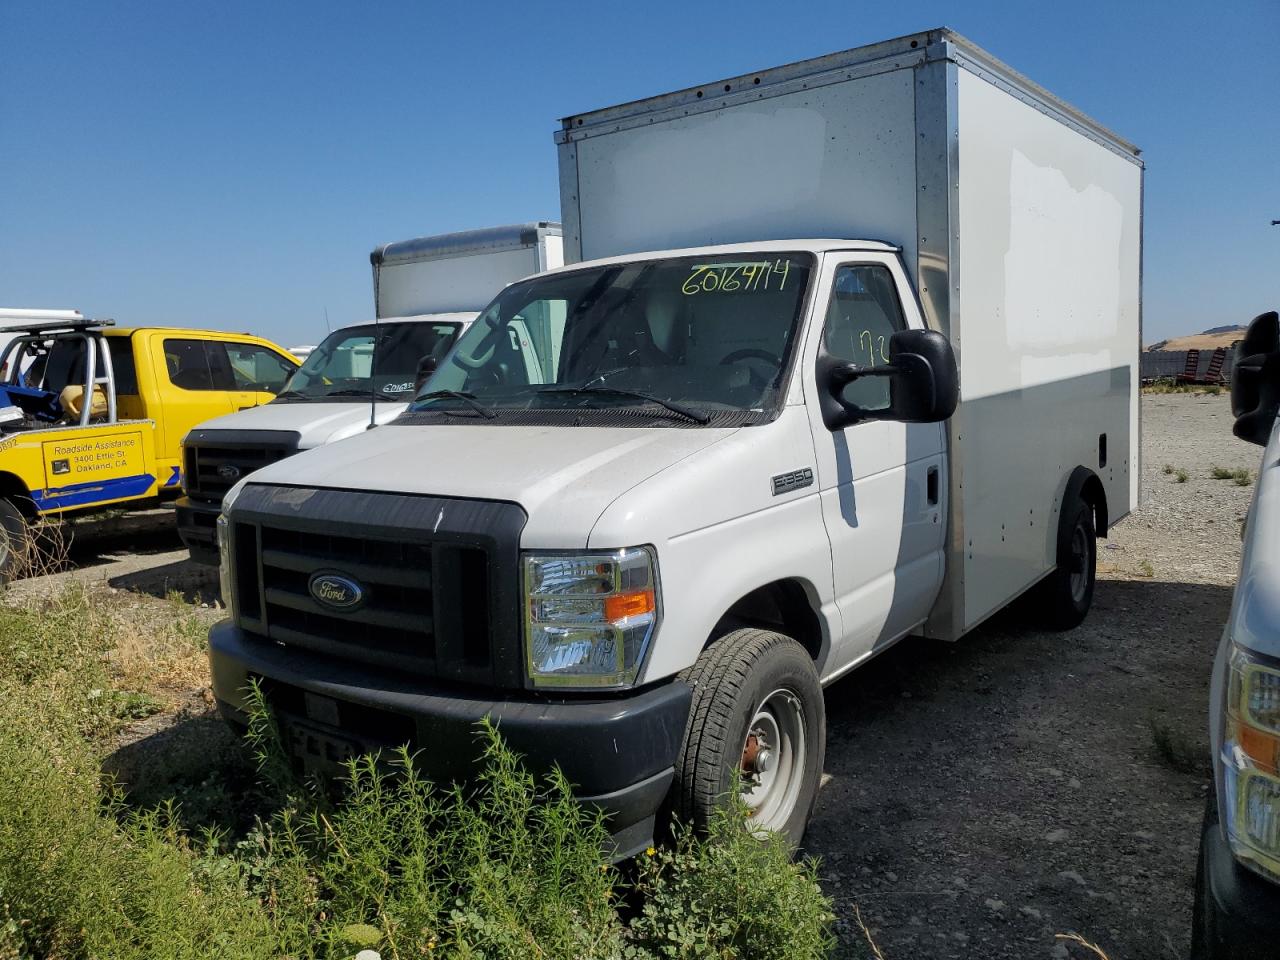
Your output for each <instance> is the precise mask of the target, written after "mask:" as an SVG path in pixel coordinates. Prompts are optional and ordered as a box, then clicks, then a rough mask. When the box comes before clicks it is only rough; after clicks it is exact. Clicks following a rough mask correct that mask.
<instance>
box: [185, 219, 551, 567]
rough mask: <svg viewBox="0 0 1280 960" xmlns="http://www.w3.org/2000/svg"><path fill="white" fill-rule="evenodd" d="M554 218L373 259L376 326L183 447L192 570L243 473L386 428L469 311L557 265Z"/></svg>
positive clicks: (329, 344) (311, 356) (313, 351)
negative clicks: (371, 429)
mask: <svg viewBox="0 0 1280 960" xmlns="http://www.w3.org/2000/svg"><path fill="white" fill-rule="evenodd" d="M563 249H564V247H563V240H562V238H561V234H560V225H559V224H557V223H552V222H550V221H537V222H531V223H521V224H513V225H510V226H503V227H491V228H487V229H483V230H467V231H464V232H461V233H448V234H442V235H439V236H433V237H418V238H417V239H414V240H402V241H399V242H396V243H387V244H383V245H382V246H380V247H378V248H377V249H376V250H374V251H373V253H372V254H370V256H369V259H370V262H371V263H372V265H373V297H374V308H375V314H374V315H375V316H376V317H377V320H375V321H374V322H371V323H370V322H366V323H360V324H355V325H352V326H348V327H343V328H341V329H338V330H335V331H333V332H332V333H331V334H329V336H328V337H326V338H325V340H324V342H323V343H321V344H320V345H319V346H317V347H307V348H298V349H305V353H303V354H302V357H301V358H302V359H303V361H304V362H303V364H302V366H301V367H300V368H299V369H298V371H297V373H295V374H294V375H293V377H292V378H291V379H290V381H289V383H288V384H286V387H285V389H284V390H283V391H282V392H281V393H280V395H279V396H277V397H276V398H275V400H273V401H272V402H270V403H267V404H264V405H262V406H258V407H250V408H246V409H242V410H241V411H239V412H238V413H233V414H228V415H227V416H223V417H217V418H215V419H213V420H208V421H206V422H204V423H202V424H200V425H199V426H198V427H196V429H194V430H192V431H191V432H190V433H189V434H188V435H187V436H186V438H185V440H184V442H183V469H182V483H183V493H184V496H183V497H182V498H181V499H180V500H178V502H177V504H176V507H177V510H176V512H177V521H178V533H179V535H180V536H181V538H182V542H183V544H184V545H185V546H186V547H187V549H188V551H189V552H190V554H191V558H192V559H193V560H195V561H196V562H198V563H206V564H215V563H217V562H218V553H217V547H216V545H215V543H214V521H216V520H217V518H218V513H219V511H220V510H221V509H222V495H223V494H224V493H226V491H227V490H228V489H230V487H231V486H232V484H234V483H235V482H236V481H237V480H239V479H240V478H241V477H243V476H245V475H246V474H248V473H251V472H252V471H253V470H255V469H257V468H258V467H261V466H263V465H265V464H267V463H273V462H275V461H276V460H280V459H283V458H284V457H287V456H290V455H292V454H294V453H297V452H298V451H299V450H309V449H311V448H312V447H317V446H322V445H324V444H326V443H332V442H334V441H335V440H341V439H343V438H344V437H350V436H354V435H355V434H358V433H360V432H362V431H363V430H365V429H366V428H368V427H370V426H372V425H376V424H381V423H387V422H388V421H390V420H393V419H394V418H395V417H397V416H399V415H400V413H402V412H403V411H404V408H405V406H406V405H407V404H408V402H409V400H411V399H412V398H413V394H414V391H415V390H416V388H417V386H418V385H419V384H420V382H421V381H422V380H423V379H425V376H426V375H428V374H429V372H430V371H431V370H432V369H434V365H436V364H438V363H439V361H440V360H441V359H442V358H443V357H444V356H445V354H446V353H448V351H449V349H450V348H451V347H452V346H453V344H454V342H455V341H456V340H457V339H458V335H459V334H460V333H461V332H462V331H463V330H465V329H466V328H467V325H468V324H470V323H471V321H472V320H474V319H475V316H476V311H478V310H479V309H480V308H481V307H483V306H484V305H485V304H486V303H488V302H489V301H490V300H491V299H492V298H493V295H494V294H495V293H497V292H498V291H499V290H501V289H502V288H503V287H504V286H506V285H507V284H508V283H511V282H512V281H513V280H518V279H520V278H521V277H526V276H528V275H529V274H532V273H539V272H541V271H543V270H547V269H550V268H551V267H558V266H560V264H561V263H562V262H563V256H564V254H563Z"/></svg>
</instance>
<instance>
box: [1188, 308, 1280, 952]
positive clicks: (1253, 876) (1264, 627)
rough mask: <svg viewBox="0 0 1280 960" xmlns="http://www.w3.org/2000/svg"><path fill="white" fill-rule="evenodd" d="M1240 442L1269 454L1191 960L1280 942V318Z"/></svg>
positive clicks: (1257, 354)
mask: <svg viewBox="0 0 1280 960" xmlns="http://www.w3.org/2000/svg"><path fill="white" fill-rule="evenodd" d="M1231 376H1232V380H1231V411H1232V413H1233V414H1235V417H1236V422H1235V435H1236V436H1237V437H1239V438H1240V439H1241V440H1247V441H1249V442H1250V443H1256V444H1258V445H1259V446H1261V447H1265V448H1266V449H1265V450H1264V451H1263V454H1262V464H1261V466H1260V468H1259V470H1258V482H1257V484H1256V485H1255V487H1254V493H1253V503H1252V505H1251V506H1250V508H1249V517H1248V520H1247V521H1246V523H1245V530H1244V553H1243V555H1242V557H1241V560H1240V578H1239V580H1238V582H1237V583H1236V590H1235V595H1234V597H1233V598H1232V602H1231V616H1230V618H1229V619H1228V621H1227V627H1226V630H1225V631H1224V632H1223V636H1222V642H1221V643H1220V644H1219V646H1218V656H1217V658H1216V659H1215V661H1214V667H1213V682H1212V685H1211V687H1210V694H1209V697H1210V710H1209V728H1210V742H1211V744H1212V747H1213V764H1214V792H1213V793H1212V794H1211V795H1210V797H1209V802H1208V809H1207V810H1206V814H1205V820H1204V829H1203V830H1202V832H1201V838H1200V866H1199V870H1198V871H1197V876H1196V901H1195V921H1194V924H1195V925H1194V928H1193V933H1192V950H1191V956H1192V960H1266V958H1269V957H1274V956H1275V955H1276V950H1277V944H1280V535H1278V533H1277V532H1278V531H1280V420H1278V419H1277V416H1278V415H1280V316H1278V315H1277V314H1276V312H1275V311H1271V312H1270V313H1264V314H1262V315H1261V316H1259V317H1256V318H1255V319H1254V321H1253V323H1251V324H1250V325H1249V329H1248V332H1247V333H1246V334H1245V337H1244V340H1242V341H1241V342H1240V344H1239V345H1238V346H1237V347H1236V361H1235V365H1234V367H1233V368H1232V373H1231Z"/></svg>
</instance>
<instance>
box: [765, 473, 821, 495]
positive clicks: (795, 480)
mask: <svg viewBox="0 0 1280 960" xmlns="http://www.w3.org/2000/svg"><path fill="white" fill-rule="evenodd" d="M811 486H813V470H812V468H810V467H804V468H803V469H801V470H792V471H791V472H790V473H780V474H778V475H777V476H776V477H774V478H773V495H774V496H775V497H779V496H781V495H782V494H784V493H790V492H791V491H792V490H799V489H800V488H801V487H811Z"/></svg>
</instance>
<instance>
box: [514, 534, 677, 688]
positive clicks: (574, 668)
mask: <svg viewBox="0 0 1280 960" xmlns="http://www.w3.org/2000/svg"><path fill="white" fill-rule="evenodd" d="M524 593H525V598H524V599H525V651H526V654H527V660H528V668H529V678H530V679H531V680H532V681H533V685H534V686H535V687H591V688H594V689H603V688H621V687H629V686H631V685H632V684H634V683H635V680H636V676H637V675H638V674H639V672H640V666H641V664H642V663H643V662H644V656H645V652H646V651H647V650H648V649H649V641H650V640H652V639H653V635H654V633H655V632H656V630H657V628H658V623H659V622H660V620H661V618H662V606H661V596H660V594H659V590H658V564H657V559H656V558H655V557H654V555H653V551H652V550H650V549H649V548H648V547H629V548H627V549H624V550H613V551H609V552H603V551H602V552H592V553H573V554H562V553H530V554H526V555H525V557H524Z"/></svg>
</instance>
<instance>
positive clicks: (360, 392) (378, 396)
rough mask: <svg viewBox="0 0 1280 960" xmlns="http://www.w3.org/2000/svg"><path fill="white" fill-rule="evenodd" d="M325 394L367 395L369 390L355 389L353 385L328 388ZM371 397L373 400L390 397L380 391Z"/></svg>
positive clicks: (335, 395)
mask: <svg viewBox="0 0 1280 960" xmlns="http://www.w3.org/2000/svg"><path fill="white" fill-rule="evenodd" d="M325 396H326V397H367V396H369V391H368V390H357V389H355V388H354V387H343V388H342V389H341V390H330V391H329V392H328V393H326V394H325ZM373 398H374V399H375V400H390V399H391V398H390V397H385V396H383V395H382V394H380V393H375V394H373Z"/></svg>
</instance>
